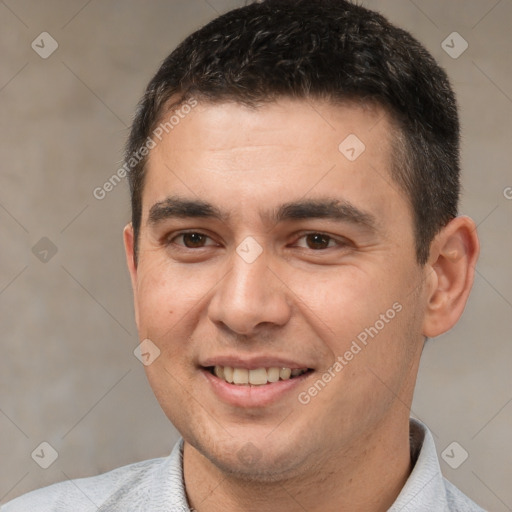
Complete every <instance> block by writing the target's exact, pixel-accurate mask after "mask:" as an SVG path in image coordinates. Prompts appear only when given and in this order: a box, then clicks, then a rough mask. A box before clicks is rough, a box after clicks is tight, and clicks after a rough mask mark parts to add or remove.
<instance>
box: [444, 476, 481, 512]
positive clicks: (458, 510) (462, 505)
mask: <svg viewBox="0 0 512 512" xmlns="http://www.w3.org/2000/svg"><path fill="white" fill-rule="evenodd" d="M443 480H444V486H445V489H446V502H447V504H448V510H453V511H455V512H485V510H484V509H483V508H482V507H480V506H479V505H477V504H476V503H475V502H474V501H472V500H471V499H470V498H468V497H467V496H466V495H465V494H464V493H463V492H462V491H461V490H459V489H458V488H457V487H455V485H453V484H452V483H451V482H449V481H448V480H446V478H444V479H443Z"/></svg>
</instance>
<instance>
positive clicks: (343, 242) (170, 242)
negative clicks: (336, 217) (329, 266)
mask: <svg viewBox="0 0 512 512" xmlns="http://www.w3.org/2000/svg"><path fill="white" fill-rule="evenodd" d="M185 235H200V236H204V237H206V238H207V239H209V240H213V238H212V237H211V236H209V235H207V234H206V233H202V232H201V231H185V232H181V233H178V234H175V235H174V236H172V237H167V238H166V242H165V245H167V246H170V245H175V246H177V247H179V248H180V249H182V250H187V251H188V250H190V251H195V250H197V249H205V248H206V247H212V246H215V244H208V245H206V246H201V247H198V248H193V247H186V246H185V244H183V243H181V244H179V243H176V240H177V239H179V238H181V237H183V236H185ZM311 235H319V236H321V237H326V238H328V240H329V242H328V243H329V244H330V243H331V242H334V243H335V244H336V246H337V247H346V246H349V245H351V243H350V241H349V240H347V239H343V238H342V239H338V238H336V237H333V236H332V235H329V234H327V233H323V232H321V231H307V232H303V233H299V236H298V238H297V239H296V240H295V242H294V245H295V246H296V247H299V248H300V249H303V250H311V251H313V252H321V251H325V250H327V249H333V248H335V247H336V246H331V247H326V248H323V249H316V250H315V249H311V248H309V247H301V246H297V245H296V244H297V242H298V241H299V240H301V239H305V238H306V237H308V236H311Z"/></svg>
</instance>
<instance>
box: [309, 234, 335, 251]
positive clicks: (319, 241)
mask: <svg viewBox="0 0 512 512" xmlns="http://www.w3.org/2000/svg"><path fill="white" fill-rule="evenodd" d="M331 240H332V239H331V237H330V236H328V235H323V234H322V233H311V234H310V235H306V244H307V246H308V247H309V248H310V249H327V248H328V247H329V243H330V242H331Z"/></svg>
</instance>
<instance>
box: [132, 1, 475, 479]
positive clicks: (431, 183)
mask: <svg viewBox="0 0 512 512" xmlns="http://www.w3.org/2000/svg"><path fill="white" fill-rule="evenodd" d="M173 116H174V117H173ZM171 119H175V121H172V120H171ZM142 147H146V151H145V153H146V154H145V155H143V157H140V155H141V148H142ZM147 148H149V150H148V149H147ZM127 162H128V164H129V166H130V173H129V180H130V187H131V199H132V222H131V224H130V225H129V226H127V227H126V229H125V244H126V249H127V260H128V266H129V268H130V273H131V277H132V284H133V289H134V294H135V309H136V319H137V325H138V329H139V337H140V339H141V340H143V339H146V338H148V339H150V340H151V342H152V343H154V344H155V345H156V346H157V347H158V349H159V350H160V357H158V358H157V359H156V360H155V361H154V362H153V363H152V364H151V365H149V366H147V367H146V369H147V373H148V377H149V380H150V383H151V385H152V387H153V389H154V391H155V394H156V396H157V398H158V400H159V401H160V403H161V405H162V407H163V409H164V411H165V412H166V414H167V415H168V416H169V418H170V419H171V420H172V421H173V422H174V424H175V425H176V426H177V427H178V429H179V430H180V432H181V433H182V435H183V436H184V438H185V440H186V441H188V442H189V443H190V445H192V446H193V447H195V449H197V451H198V453H200V454H201V455H202V456H204V457H205V458H206V459H208V460H210V461H211V462H212V463H213V464H215V465H217V466H218V467H221V468H223V469H225V470H226V471H231V472H235V473H237V474H241V475H246V476H248V477H251V478H255V477H256V476H257V477H258V478H277V475H289V474H291V473H293V472H294V471H295V472H300V471H302V470H304V468H305V467H306V465H307V464H311V461H312V460H313V462H318V463H319V464H320V463H321V459H322V457H325V458H328V456H329V454H330V453H332V451H333V450H338V451H342V450H345V449H346V448H347V447H349V446H356V445H357V442H356V440H361V439H362V438H368V437H369V436H370V433H371V432H373V431H376V430H377V425H380V426H381V427H382V426H385V427H383V428H388V429H393V428H394V426H396V425H397V424H399V423H400V422H402V423H403V421H404V419H405V420H406V419H407V417H408V410H407V404H410V402H411V400H412V392H413V388H414V382H415V378H416V373H417V368H418V363H419V357H420V354H421V350H422V346H423V343H424V340H425V338H426V337H428V336H436V335H438V334H440V333H442V332H444V331H446V330H448V329H449V328H450V327H451V326H452V325H453V324H454V323H455V322H456V321H457V320H458V318H459V316H460V314H461V313H462V310H463V308H464V304H465V302H466V299H467V296H468V294H469V290H470V287H471V282H472V268H473V265H474V263H475V260H476V257H477V252H478V246H477V241H476V236H475V234H474V225H473V224H472V221H470V220H469V219H467V218H465V217H457V202H458V196H459V124H458V117H457V108H456V103H455V98H454V94H453V92H452V89H451V87H450V84H449V82H448V79H447V76H446V74H445V72H444V71H443V70H442V69H441V68H440V67H439V66H438V65H437V64H436V63H435V61H434V60H433V59H432V57H431V56H430V55H429V54H428V52H427V51H426V50H425V49H424V48H423V47H422V46H421V45H420V44H419V43H418V42H417V41H416V40H415V39H414V38H413V37H412V36H411V35H410V34H408V33H407V32H405V31H403V30H400V29H398V28H396V27H394V26H392V25H391V24H390V23H389V22H388V21H387V20H386V19H385V18H383V17H382V16H380V15H379V14H377V13H375V12H372V11H369V10H367V9H364V8H363V7H360V6H357V5H354V4H351V3H349V2H346V1H343V0H317V1H314V2H313V1H310V0H298V1H297V0H294V1H291V0H267V1H263V2H261V3H253V4H250V5H248V6H246V7H243V8H241V9H237V10H234V11H231V12H229V13H227V14H225V15H223V16H221V17H219V18H217V19H216V20H214V21H212V22H211V23H210V24H208V25H206V26H205V27H203V28H202V29H200V30H199V31H197V32H196V33H194V34H192V35H191V36H190V37H189V38H187V39H186V40H185V41H184V42H183V43H182V44H181V45H180V46H179V47H178V48H177V49H176V50H175V51H174V52H173V53H172V54H171V55H170V56H169V57H168V58H167V59H166V60H165V61H164V63H163V64H162V66H161V67H160V69H159V70H158V72H157V74H156V75H155V77H154V78H153V79H152V80H151V82H150V83H149V85H148V88H147V90H146V93H145V95H144V97H143V99H142V101H141V103H140V104H139V107H138V111H137V114H136V117H135V120H134V123H133V126H132V131H131V134H130V138H129V141H128V145H127ZM340 358H341V359H340ZM215 367H218V368H217V370H215ZM225 367H229V368H232V367H235V368H237V369H238V370H240V371H238V370H237V371H235V373H236V377H235V380H236V379H242V380H243V379H244V378H246V375H248V376H249V378H254V379H255V382H256V381H257V380H258V379H259V378H263V377H262V370H261V368H274V367H284V368H290V369H293V370H297V371H296V372H295V373H300V372H299V371H300V370H307V371H306V372H305V373H304V374H303V375H300V376H298V377H296V378H295V379H290V380H287V379H285V380H283V381H280V382H278V383H273V384H266V385H262V386H261V387H260V386H254V387H249V386H236V385H233V384H227V383H226V382H225V379H226V375H225V374H224V372H227V373H229V374H230V370H229V369H228V370H225V369H224V368H225ZM221 368H222V369H221ZM258 368H259V369H260V370H258V371H256V372H252V373H251V372H249V373H248V372H247V370H248V369H253V370H255V369H258ZM215 371H217V372H218V373H219V372H220V377H219V376H215V375H213V374H212V373H214V372H215ZM286 372H287V370H284V377H286ZM271 373H272V372H268V371H267V373H266V375H267V377H268V379H273V378H274V377H271ZM228 380H229V377H228ZM320 381H321V382H320ZM322 383H323V384H322ZM232 388H237V389H232ZM266 388H267V390H266V391H265V389H266ZM276 388H277V390H276ZM315 389H316V391H315ZM404 404H405V405H404ZM298 444H300V446H302V447H303V450H301V453H298V452H297V450H296V446H297V445H298ZM244 450H245V451H244ZM248 452H251V454H250V455H247V453H248ZM255 454H256V455H255ZM244 457H245V460H244ZM311 457H313V459H312V458H311ZM247 458H249V459H250V463H248V462H247ZM306 461H309V462H306Z"/></svg>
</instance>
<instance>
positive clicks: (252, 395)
mask: <svg viewBox="0 0 512 512" xmlns="http://www.w3.org/2000/svg"><path fill="white" fill-rule="evenodd" d="M202 372H203V375H204V376H205V377H206V379H207V381H208V382H209V384H210V385H211V387H212V389H213V391H214V393H215V394H216V395H217V396H218V397H219V398H220V399H221V400H223V401H224V402H227V403H228V404H230V405H234V406H236V407H245V408H248V407H265V406H267V405H270V404H272V403H274V402H277V401H278V400H280V399H282V398H283V397H284V396H286V395H287V394H289V393H291V392H293V391H294V390H296V388H297V387H298V386H300V385H301V384H302V383H303V382H304V381H305V380H306V379H307V378H308V377H309V376H310V375H312V374H313V372H311V371H309V372H307V373H304V374H303V375H299V376H298V377H294V378H293V379H288V380H279V381H277V382H271V383H269V384H264V385H262V386H252V385H247V386H244V385H236V384H229V383H228V382H226V381H225V380H223V379H219V378H218V377H216V376H215V375H213V374H212V373H210V372H209V371H208V370H205V369H203V370H202ZM296 392H297V391H296Z"/></svg>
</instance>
